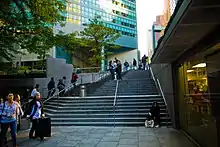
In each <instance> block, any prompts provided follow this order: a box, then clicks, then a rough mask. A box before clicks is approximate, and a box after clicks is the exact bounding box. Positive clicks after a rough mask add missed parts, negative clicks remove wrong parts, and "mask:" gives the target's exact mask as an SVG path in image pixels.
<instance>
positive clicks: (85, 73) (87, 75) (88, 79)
mask: <svg viewBox="0 0 220 147" xmlns="http://www.w3.org/2000/svg"><path fill="white" fill-rule="evenodd" d="M100 69H101V68H100V67H87V68H78V69H74V71H75V72H76V74H77V75H78V80H77V82H76V83H77V84H85V83H93V82H97V81H99V80H101V79H102V78H103V77H105V76H106V75H109V74H110V73H109V71H107V70H104V71H100ZM105 69H107V68H105ZM77 71H78V72H77Z"/></svg>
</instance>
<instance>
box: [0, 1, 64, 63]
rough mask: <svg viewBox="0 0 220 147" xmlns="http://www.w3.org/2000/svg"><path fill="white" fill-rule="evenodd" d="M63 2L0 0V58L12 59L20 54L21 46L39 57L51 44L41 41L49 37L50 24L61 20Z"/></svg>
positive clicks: (51, 25) (52, 24)
mask: <svg viewBox="0 0 220 147" xmlns="http://www.w3.org/2000/svg"><path fill="white" fill-rule="evenodd" d="M65 3H66V0H1V1H0V45H1V46H0V59H6V60H11V59H12V57H14V55H15V54H17V53H21V50H20V49H27V50H28V51H30V52H33V53H36V51H38V52H37V54H39V55H40V56H41V55H42V54H43V53H44V52H45V51H46V50H49V48H48V47H50V46H51V45H43V43H45V40H50V39H51V34H52V33H51V29H52V27H53V26H54V25H55V24H57V23H61V24H62V23H63V17H62V12H65V9H66V6H65ZM49 32H50V33H49ZM43 33H45V34H43ZM5 34H6V35H5ZM32 41H33V42H32ZM30 42H31V43H30ZM30 44H32V46H30ZM42 45H43V46H44V47H43V46H42ZM39 46H42V47H39ZM29 47H31V48H29ZM34 47H36V48H35V49H34ZM45 47H46V48H45ZM41 49H43V50H41Z"/></svg>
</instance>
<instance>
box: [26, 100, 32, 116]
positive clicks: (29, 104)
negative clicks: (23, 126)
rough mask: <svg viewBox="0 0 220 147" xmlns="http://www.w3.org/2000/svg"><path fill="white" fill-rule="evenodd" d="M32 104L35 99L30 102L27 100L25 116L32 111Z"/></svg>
mask: <svg viewBox="0 0 220 147" xmlns="http://www.w3.org/2000/svg"><path fill="white" fill-rule="evenodd" d="M34 104H35V101H34V99H32V100H31V101H30V102H28V106H27V109H26V110H24V111H25V112H24V113H25V114H24V115H25V116H27V115H30V114H31V111H32V108H33V106H34Z"/></svg>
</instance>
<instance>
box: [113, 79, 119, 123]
mask: <svg viewBox="0 0 220 147" xmlns="http://www.w3.org/2000/svg"><path fill="white" fill-rule="evenodd" d="M118 86H119V80H117V83H116V87H115V96H114V102H113V109H114V127H115V107H116V103H117V96H118Z"/></svg>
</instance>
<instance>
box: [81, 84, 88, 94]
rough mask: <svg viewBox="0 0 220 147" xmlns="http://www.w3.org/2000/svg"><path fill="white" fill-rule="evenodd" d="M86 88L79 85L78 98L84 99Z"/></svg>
mask: <svg viewBox="0 0 220 147" xmlns="http://www.w3.org/2000/svg"><path fill="white" fill-rule="evenodd" d="M86 94H87V93H86V86H85V85H81V86H80V97H85V96H86Z"/></svg>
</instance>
